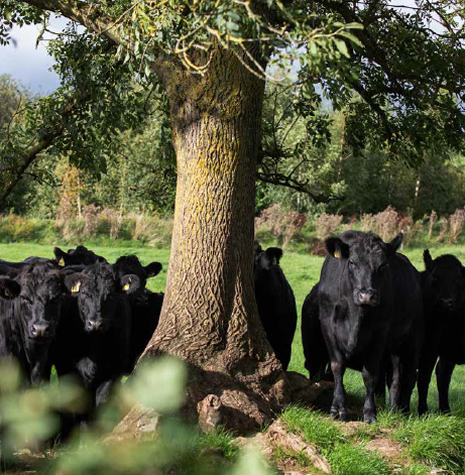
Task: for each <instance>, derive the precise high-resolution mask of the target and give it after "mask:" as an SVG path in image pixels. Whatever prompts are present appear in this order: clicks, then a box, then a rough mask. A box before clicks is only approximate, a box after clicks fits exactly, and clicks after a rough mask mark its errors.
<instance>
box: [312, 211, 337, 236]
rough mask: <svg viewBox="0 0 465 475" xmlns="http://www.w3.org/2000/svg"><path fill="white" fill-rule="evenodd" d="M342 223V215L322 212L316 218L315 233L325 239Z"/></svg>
mask: <svg viewBox="0 0 465 475" xmlns="http://www.w3.org/2000/svg"><path fill="white" fill-rule="evenodd" d="M341 223H342V216H340V215H338V214H326V213H323V214H322V215H321V216H320V217H319V218H318V219H317V220H316V235H317V236H318V237H319V238H320V239H321V240H323V239H326V238H327V237H329V236H330V235H331V234H335V233H336V231H337V229H338V228H339V226H340V225H341Z"/></svg>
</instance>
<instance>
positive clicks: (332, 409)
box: [329, 407, 339, 419]
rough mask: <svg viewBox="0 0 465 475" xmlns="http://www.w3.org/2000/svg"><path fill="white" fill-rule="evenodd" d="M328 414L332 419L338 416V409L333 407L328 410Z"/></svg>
mask: <svg viewBox="0 0 465 475" xmlns="http://www.w3.org/2000/svg"><path fill="white" fill-rule="evenodd" d="M329 415H330V416H331V417H332V418H333V419H337V418H338V417H339V410H338V409H335V408H334V407H332V408H331V410H330V411H329Z"/></svg>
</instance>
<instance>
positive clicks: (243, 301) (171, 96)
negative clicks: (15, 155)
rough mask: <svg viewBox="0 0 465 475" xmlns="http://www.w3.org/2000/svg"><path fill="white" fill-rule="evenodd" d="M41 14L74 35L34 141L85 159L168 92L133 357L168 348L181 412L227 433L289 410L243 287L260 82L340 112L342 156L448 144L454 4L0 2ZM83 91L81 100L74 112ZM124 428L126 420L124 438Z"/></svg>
mask: <svg viewBox="0 0 465 475" xmlns="http://www.w3.org/2000/svg"><path fill="white" fill-rule="evenodd" d="M50 12H54V13H57V14H61V15H64V16H65V17H67V18H69V19H70V20H71V21H72V22H74V23H73V25H75V24H76V23H77V24H81V25H82V26H84V31H83V30H82V29H81V30H78V29H76V28H75V27H74V26H73V25H71V26H70V27H69V29H68V30H67V32H65V36H63V35H60V36H59V37H58V38H57V39H56V40H55V42H54V43H53V44H52V46H51V49H52V51H53V52H54V54H55V57H56V58H57V60H58V66H57V70H58V71H59V73H60V74H61V76H62V81H63V83H64V86H63V87H64V88H65V89H64V90H63V91H61V92H66V93H70V94H71V93H72V94H73V95H72V96H71V95H69V96H67V97H68V98H67V100H65V101H63V100H62V101H60V100H59V98H58V96H56V98H55V100H54V101H50V102H49V104H50V108H49V110H50V111H51V110H52V109H53V110H55V111H56V114H57V115H56V116H55V117H54V116H52V117H51V119H50V120H49V121H48V122H47V121H45V123H48V124H50V125H52V124H55V125H54V127H53V129H48V131H47V133H46V137H48V138H49V139H50V144H49V145H51V143H52V142H53V144H54V146H55V147H65V148H66V149H69V150H71V153H72V154H73V153H74V154H77V155H78V154H79V153H80V154H81V155H80V156H81V157H84V156H86V157H94V158H93V160H97V161H98V160H99V158H100V157H101V156H103V152H104V150H105V147H108V145H107V144H106V142H105V141H104V140H103V139H102V137H104V136H105V135H104V134H100V133H97V130H98V128H101V130H107V135H108V137H111V136H112V132H114V131H115V130H116V129H117V128H118V127H122V126H127V125H128V124H129V123H130V122H131V120H132V121H133V122H134V123H135V122H137V118H138V116H137V113H138V112H139V111H140V109H139V108H138V107H134V108H133V104H134V103H136V104H137V100H135V99H134V98H141V99H142V100H144V97H146V94H147V93H148V92H151V91H153V93H154V94H155V93H157V91H164V93H166V96H167V98H168V102H169V106H170V121H171V127H172V131H173V144H174V149H175V151H176V157H177V190H176V208H175V218H174V232H173V240H172V250H171V261H170V266H169V271H168V281H167V289H166V294H165V300H164V305H163V310H162V314H161V317H160V324H159V326H158V328H157V331H156V332H155V334H154V335H153V338H152V340H151V341H150V343H149V346H148V348H147V350H146V352H145V356H143V358H144V357H147V356H150V355H157V354H165V353H168V354H173V355H176V356H178V357H180V358H182V359H184V360H185V361H187V362H188V363H189V365H190V369H191V380H190V384H189V387H188V403H187V408H190V409H191V411H192V413H195V412H196V411H197V409H198V408H202V407H203V408H207V406H208V407H212V406H214V407H217V410H218V411H219V420H221V422H222V423H223V424H224V425H226V426H228V427H231V428H236V429H238V430H250V429H253V428H257V427H259V426H261V425H263V424H264V423H265V422H266V421H267V420H268V419H269V418H270V417H271V416H272V414H273V413H274V412H275V411H278V410H280V409H281V408H282V407H283V406H284V405H285V404H286V403H287V402H288V401H289V387H288V384H287V378H286V375H285V374H284V373H283V371H282V368H281V365H280V364H279V362H278V361H277V359H276V358H275V357H274V355H273V353H272V351H271V348H270V346H269V344H268V342H267V341H266V337H265V334H264V331H263V329H262V327H261V325H260V321H259V318H258V315H257V310H256V306H255V301H254V294H253V275H252V252H253V219H254V211H255V206H254V201H255V200H254V198H255V179H256V173H257V163H258V157H259V155H260V149H261V131H262V107H263V98H264V91H265V82H266V81H271V82H279V81H280V80H281V78H283V79H286V80H287V79H288V77H289V74H292V73H293V72H294V75H295V76H297V77H296V81H297V82H298V83H300V84H301V85H302V88H303V92H302V94H303V97H304V98H305V97H308V98H313V99H314V100H315V101H318V96H319V94H317V90H316V85H318V87H319V88H320V89H321V91H322V94H323V95H325V96H326V97H328V98H329V100H330V101H331V102H332V104H333V106H334V107H335V109H341V108H347V111H348V114H347V119H346V141H347V144H348V145H349V146H351V147H353V148H354V149H356V148H358V149H363V148H364V146H365V144H366V143H375V142H377V143H379V144H380V145H381V146H383V147H384V148H387V149H388V150H389V152H390V153H391V154H393V155H395V156H397V157H400V158H402V159H404V160H406V161H409V162H410V163H415V162H418V161H419V160H420V159H421V157H422V150H423V149H425V148H430V147H431V148H432V147H433V144H435V143H437V144H439V143H440V144H447V145H448V146H450V147H452V148H453V149H457V150H462V149H463V145H464V134H463V129H464V115H463V108H462V103H461V101H462V94H463V90H464V81H465V74H464V65H465V61H464V50H463V48H462V42H463V31H462V20H463V15H464V10H463V5H462V2H461V1H458V0H456V1H447V2H446V1H440V2H434V3H433V2H428V1H423V0H418V1H416V2H415V6H414V7H412V8H410V9H408V10H406V9H404V8H399V7H396V6H395V5H393V4H391V2H389V1H386V0H363V1H358V2H355V1H354V2H352V1H346V0H343V1H341V0H318V1H309V0H308V1H305V0H282V1H277V0H245V1H242V0H226V1H222V2H217V1H213V0H168V1H161V2H158V1H149V0H145V1H144V0H139V1H137V2H134V1H129V0H116V1H110V0H103V1H101V2H93V1H92V2H91V1H74V0H24V1H23V0H4V1H3V2H2V3H1V5H0V16H1V17H3V19H4V21H5V23H4V25H6V27H9V26H11V24H13V23H15V24H22V23H27V22H34V23H43V22H45V24H46V22H47V18H48V16H49V15H50ZM456 17H457V18H460V21H459V22H457V21H456ZM432 21H434V22H440V23H442V25H443V26H442V28H439V29H438V28H435V27H433V25H432V24H431V22H432ZM0 33H1V30H0ZM3 33H4V38H6V36H7V34H8V33H7V32H6V30H3ZM294 65H298V68H294V69H293V66H294ZM296 69H298V72H297V73H295V70H296ZM288 73H289V74H288ZM135 80H137V81H138V82H139V83H140V84H141V86H142V87H141V88H139V89H138V88H135V87H134V84H133V81H135ZM354 91H355V93H357V94H358V95H359V96H360V100H359V101H352V97H353V92H354ZM144 92H145V93H146V94H144ZM138 94H139V95H138ZM71 97H78V98H79V100H78V101H76V100H74V99H72V98H71ZM84 98H85V102H86V103H88V104H92V107H84V108H82V107H80V106H78V104H81V103H82V102H83V100H84ZM297 101H298V102H300V99H299V98H297ZM52 105H53V107H52ZM57 105H59V106H61V109H60V108H57V107H56V106H57ZM63 108H64V109H63ZM60 111H61V112H60ZM44 118H45V116H44V117H42V119H44ZM123 119H124V120H123ZM43 123H44V122H43ZM56 124H58V125H56ZM60 131H61V132H60ZM56 132H60V136H59V137H58V136H57V137H54V133H56ZM95 144H96V145H97V148H96V149H93V150H91V147H94V146H95ZM42 145H44V146H47V147H48V146H49V145H47V143H44V142H43V140H42ZM99 147H100V148H99ZM100 151H101V153H100ZM26 155H27V154H26ZM28 156H30V154H29V155H27V156H26V158H27V157H28ZM26 162H27V160H25V161H24V163H26ZM131 414H134V413H131ZM138 420H139V419H138V417H134V418H132V419H131V417H129V418H128V419H126V426H127V428H128V430H130V431H134V430H136V427H137V425H138Z"/></svg>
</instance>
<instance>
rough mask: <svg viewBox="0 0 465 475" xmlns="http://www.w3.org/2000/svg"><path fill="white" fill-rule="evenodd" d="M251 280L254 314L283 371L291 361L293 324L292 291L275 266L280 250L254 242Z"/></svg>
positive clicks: (294, 322) (294, 308) (280, 255)
mask: <svg viewBox="0 0 465 475" xmlns="http://www.w3.org/2000/svg"><path fill="white" fill-rule="evenodd" d="M254 247H255V249H254V252H255V261H254V281H255V300H256V302H257V306H258V314H259V315H260V320H261V321H262V324H263V327H264V329H265V332H266V335H267V337H268V340H269V342H270V344H271V347H272V348H273V351H274V352H275V354H276V357H277V358H278V359H279V361H281V364H282V365H283V368H284V369H285V370H286V369H287V367H288V366H289V362H290V360H291V347H292V339H293V338H294V333H295V329H296V326H297V311H296V306H295V298H294V293H293V292H292V288H291V286H290V285H289V283H288V281H287V280H286V277H285V276H284V273H283V271H282V269H281V267H280V266H279V260H280V259H281V257H282V255H283V251H282V250H281V249H278V248H276V247H270V248H268V249H267V250H266V251H263V250H262V248H261V247H260V245H259V244H258V243H257V242H256V241H255V245H254Z"/></svg>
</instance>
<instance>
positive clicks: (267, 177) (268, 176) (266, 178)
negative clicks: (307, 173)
mask: <svg viewBox="0 0 465 475" xmlns="http://www.w3.org/2000/svg"><path fill="white" fill-rule="evenodd" d="M257 178H258V179H259V180H260V181H262V182H264V183H269V184H271V185H278V186H285V187H286V188H291V189H292V190H295V191H298V192H300V193H305V194H306V195H308V196H310V197H311V198H312V199H313V200H314V201H315V203H329V202H330V201H343V200H344V199H345V198H344V197H343V196H334V195H329V196H328V195H323V194H315V193H313V191H311V190H310V188H309V187H308V186H307V183H301V182H299V181H297V180H295V179H294V178H292V177H291V176H289V175H288V176H286V175H283V174H281V173H277V172H270V173H263V172H261V171H257Z"/></svg>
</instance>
